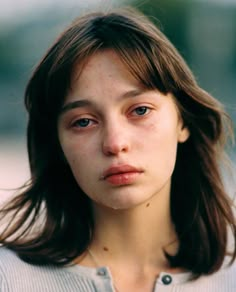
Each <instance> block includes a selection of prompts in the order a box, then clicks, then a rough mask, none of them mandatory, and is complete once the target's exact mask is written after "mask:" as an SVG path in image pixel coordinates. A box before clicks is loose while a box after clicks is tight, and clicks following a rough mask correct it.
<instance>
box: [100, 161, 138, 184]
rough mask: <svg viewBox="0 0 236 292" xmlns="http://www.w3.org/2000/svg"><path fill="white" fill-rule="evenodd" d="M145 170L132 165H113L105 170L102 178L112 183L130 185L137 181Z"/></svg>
mask: <svg viewBox="0 0 236 292" xmlns="http://www.w3.org/2000/svg"><path fill="white" fill-rule="evenodd" d="M142 173H143V170H142V169H140V168H136V167H134V166H131V165H119V166H112V167H110V168H108V169H107V170H106V171H104V173H103V175H102V177H101V179H102V180H105V181H107V182H108V183H110V184H112V185H128V184H132V183H134V182H135V180H136V179H137V178H138V177H139V175H140V174H142Z"/></svg>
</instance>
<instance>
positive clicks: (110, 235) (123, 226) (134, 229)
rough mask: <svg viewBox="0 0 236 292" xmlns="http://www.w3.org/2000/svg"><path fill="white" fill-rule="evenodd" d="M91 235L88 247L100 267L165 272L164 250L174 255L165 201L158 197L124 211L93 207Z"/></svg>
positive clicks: (167, 206)
mask: <svg viewBox="0 0 236 292" xmlns="http://www.w3.org/2000/svg"><path fill="white" fill-rule="evenodd" d="M94 216H95V232H94V240H93V242H92V244H91V246H90V249H91V250H93V253H94V254H96V255H97V257H98V258H99V259H100V263H101V264H102V265H108V266H109V265H110V262H111V261H112V263H116V265H119V263H125V265H126V267H127V265H128V264H130V266H139V267H154V266H155V267H158V268H160V269H168V261H167V260H166V258H165V255H164V252H163V251H164V250H165V251H167V252H168V253H169V254H175V252H176V251H177V248H178V241H177V236H176V233H175V229H174V226H173V224H172V222H171V216H170V208H169V199H168V200H164V201H163V199H162V200H161V199H160V196H159V198H158V196H156V197H154V198H152V199H151V200H150V201H149V202H145V204H141V205H139V206H136V207H134V208H132V209H128V210H112V209H108V208H105V207H101V206H99V205H96V204H94Z"/></svg>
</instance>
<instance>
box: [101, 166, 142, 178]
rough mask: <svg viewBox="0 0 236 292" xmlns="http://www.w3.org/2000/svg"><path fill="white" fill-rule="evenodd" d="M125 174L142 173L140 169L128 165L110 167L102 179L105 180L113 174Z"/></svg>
mask: <svg viewBox="0 0 236 292" xmlns="http://www.w3.org/2000/svg"><path fill="white" fill-rule="evenodd" d="M127 172H142V170H141V169H140V168H137V167H134V166H132V165H128V164H123V165H117V166H111V167H109V168H108V169H107V170H105V171H104V172H103V174H102V179H106V178H107V177H109V176H111V175H114V174H121V173H127Z"/></svg>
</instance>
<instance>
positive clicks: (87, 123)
mask: <svg viewBox="0 0 236 292" xmlns="http://www.w3.org/2000/svg"><path fill="white" fill-rule="evenodd" d="M91 123H92V121H91V120H90V119H87V118H83V119H79V120H76V121H75V122H74V123H73V124H72V125H73V127H78V128H86V127H88V126H90V124H91Z"/></svg>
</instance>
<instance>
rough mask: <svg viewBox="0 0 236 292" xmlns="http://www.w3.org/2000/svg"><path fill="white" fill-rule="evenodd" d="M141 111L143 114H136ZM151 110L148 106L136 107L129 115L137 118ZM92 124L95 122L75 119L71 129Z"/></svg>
mask: <svg viewBox="0 0 236 292" xmlns="http://www.w3.org/2000/svg"><path fill="white" fill-rule="evenodd" d="M140 110H141V111H142V110H144V112H141V114H140V112H139V113H138V111H140ZM150 110H151V108H150V107H148V106H137V107H136V108H134V109H133V110H132V111H131V115H134V116H136V117H138V116H145V115H147V114H148V113H149V112H150ZM81 122H82V123H83V122H87V123H86V125H81V124H80V123H81ZM91 123H92V124H93V123H96V121H94V120H93V119H90V118H81V119H77V120H76V121H74V122H73V123H72V127H75V128H81V129H83V128H87V127H89V126H90V124H91Z"/></svg>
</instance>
